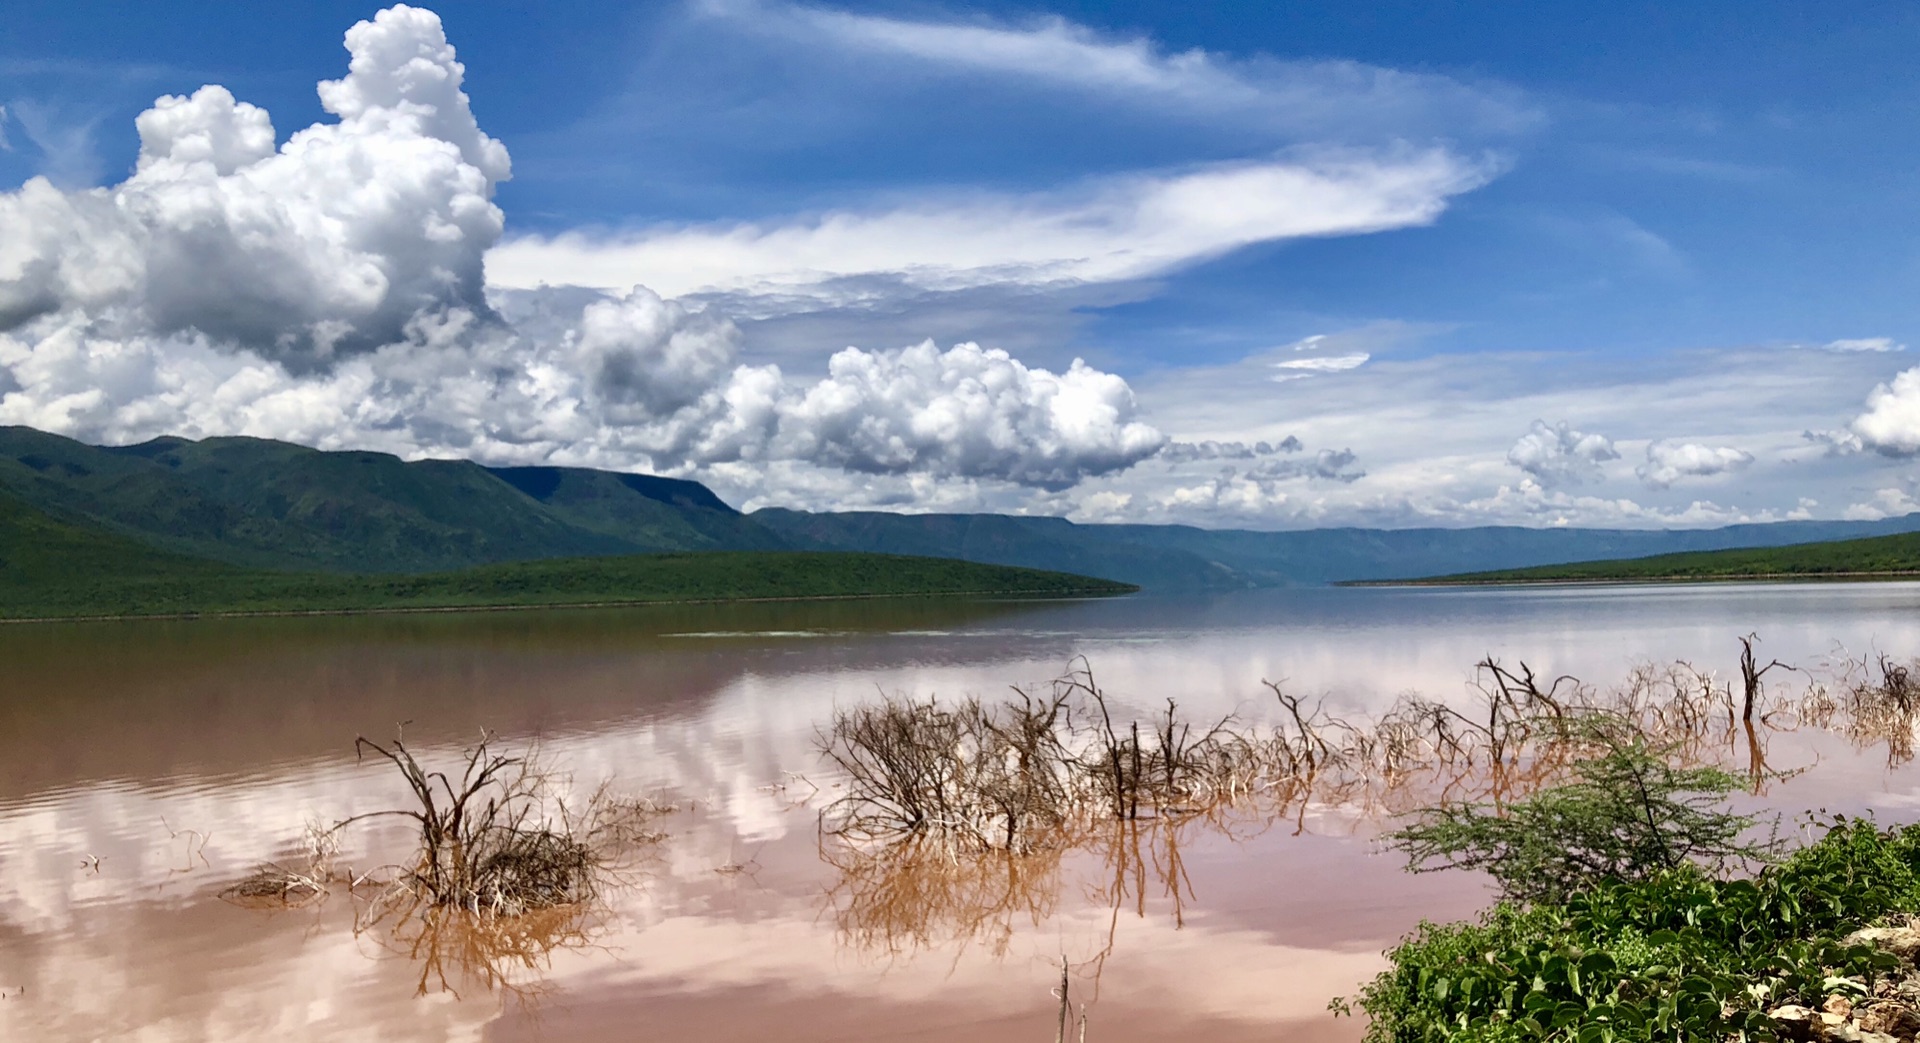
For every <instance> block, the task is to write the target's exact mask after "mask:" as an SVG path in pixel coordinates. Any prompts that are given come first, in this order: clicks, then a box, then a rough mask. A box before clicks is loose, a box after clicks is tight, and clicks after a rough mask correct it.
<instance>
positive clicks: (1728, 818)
mask: <svg viewBox="0 0 1920 1043" xmlns="http://www.w3.org/2000/svg"><path fill="white" fill-rule="evenodd" d="M1566 725H1567V728H1568V731H1569V742H1570V743H1575V744H1579V745H1581V746H1584V747H1585V752H1583V753H1582V754H1581V755H1579V756H1577V757H1576V758H1575V759H1574V760H1573V762H1572V763H1571V764H1570V765H1569V768H1568V772H1569V774H1570V775H1571V781H1568V782H1565V783H1562V784H1560V785H1556V786H1551V787H1548V788H1546V789H1543V790H1540V791H1538V792H1536V793H1534V794H1533V795H1532V796H1530V797H1527V798H1524V799H1521V800H1518V801H1515V802H1512V803H1509V804H1507V805H1505V806H1497V805H1493V804H1487V803H1453V804H1443V805H1439V806H1437V807H1432V808H1428V809H1425V810H1424V811H1422V812H1420V813H1419V814H1418V816H1417V821H1415V822H1414V823H1412V824H1411V825H1408V826H1405V827H1402V828H1401V829H1398V830H1396V831H1394V832H1392V833H1390V834H1388V836H1387V843H1388V844H1389V846H1391V847H1394V848H1396V849H1398V850H1400V851H1401V852H1403V853H1405V854H1406V855H1407V863H1408V868H1409V869H1412V870H1413V871H1415V872H1430V871H1434V870H1440V869H1479V870H1484V871H1485V872H1486V873H1487V874H1488V875H1490V876H1492V877H1493V878H1494V880H1495V881H1497V882H1498V883H1499V885H1500V889H1501V892H1502V894H1503V895H1504V896H1505V897H1507V898H1510V899H1514V900H1517V901H1520V902H1525V903H1547V902H1559V901H1563V900H1565V899H1566V898H1567V897H1568V896H1570V895H1572V894H1573V893H1575V892H1577V891H1580V890H1584V889H1586V888H1589V887H1591V886H1593V885H1594V884H1596V883H1599V882H1601V881H1605V880H1626V881H1636V880H1645V879H1648V878H1649V877H1652V876H1654V875H1657V874H1659V873H1663V872H1667V871H1669V870H1674V869H1678V868H1680V867H1681V866H1682V865H1686V864H1689V863H1691V864H1694V865H1698V866H1701V867H1702V868H1705V869H1707V870H1709V871H1710V872H1712V873H1714V874H1715V875H1719V874H1722V873H1724V872H1726V871H1727V870H1728V869H1730V868H1734V867H1740V866H1744V865H1746V864H1749V863H1759V862H1764V861H1767V860H1769V859H1770V858H1771V856H1772V855H1773V854H1774V852H1775V849H1776V845H1775V844H1773V843H1771V842H1763V843H1756V842H1751V841H1743V840H1742V839H1741V837H1742V835H1743V834H1745V833H1746V832H1747V831H1748V830H1749V829H1750V828H1751V827H1752V826H1753V825H1754V822H1755V819H1754V818H1753V817H1752V816H1748V815H1737V814H1734V813H1732V812H1729V811H1727V810H1726V808H1725V798H1726V797H1727V795H1729V794H1731V793H1734V792H1736V791H1738V790H1740V789H1742V788H1744V785H1745V780H1743V779H1741V778H1740V777H1737V776H1735V775H1732V774H1729V773H1728V772H1726V771H1723V770H1721V769H1719V768H1715V767H1685V766H1676V765H1675V764H1674V763H1672V758H1673V757H1674V755H1675V750H1674V746H1673V744H1672V743H1663V744H1654V743H1652V742H1650V741H1649V740H1648V739H1647V738H1646V736H1645V735H1643V734H1642V733H1640V732H1639V731H1638V730H1637V729H1635V728H1634V727H1633V726H1631V725H1630V724H1628V723H1627V722H1625V721H1623V720H1622V719H1620V718H1618V717H1615V716H1613V715H1610V714H1600V713H1587V714H1583V715H1580V716H1577V717H1569V718H1567V719H1566Z"/></svg>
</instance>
